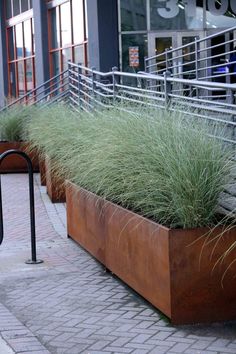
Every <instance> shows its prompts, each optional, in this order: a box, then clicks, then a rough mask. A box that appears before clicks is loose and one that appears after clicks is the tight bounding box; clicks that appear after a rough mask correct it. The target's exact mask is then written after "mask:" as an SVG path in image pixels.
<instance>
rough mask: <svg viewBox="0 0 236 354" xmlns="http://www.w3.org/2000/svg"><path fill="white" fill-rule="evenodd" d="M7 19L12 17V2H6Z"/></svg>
mask: <svg viewBox="0 0 236 354" xmlns="http://www.w3.org/2000/svg"><path fill="white" fill-rule="evenodd" d="M5 3H6V18H11V17H12V9H11V1H6V2H5Z"/></svg>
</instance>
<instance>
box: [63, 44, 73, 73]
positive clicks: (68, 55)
mask: <svg viewBox="0 0 236 354" xmlns="http://www.w3.org/2000/svg"><path fill="white" fill-rule="evenodd" d="M68 60H72V51H71V48H67V49H63V50H62V70H66V69H67V68H68Z"/></svg>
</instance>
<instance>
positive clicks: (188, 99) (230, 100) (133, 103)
mask: <svg viewBox="0 0 236 354" xmlns="http://www.w3.org/2000/svg"><path fill="white" fill-rule="evenodd" d="M68 71H69V95H68V97H69V104H70V105H71V107H72V108H73V109H75V110H77V111H80V110H83V111H86V112H88V113H90V114H94V112H97V111H98V112H101V111H102V110H103V109H104V108H109V107H112V105H113V104H115V103H118V104H119V107H120V109H121V110H125V111H132V110H133V109H135V108H136V112H137V107H141V106H143V107H146V108H149V107H150V108H152V109H163V110H166V109H169V110H171V111H173V110H178V111H179V112H182V113H183V114H184V115H185V116H186V117H187V118H188V119H189V128H190V129H191V121H192V120H193V119H199V120H204V121H206V122H208V123H209V124H212V125H214V126H216V127H219V130H218V131H219V132H221V133H222V131H224V134H223V135H222V134H219V135H217V136H216V137H217V138H218V139H222V140H223V141H224V143H225V144H230V146H232V149H233V150H234V151H235V147H236V139H235V138H236V105H235V98H236V92H235V91H236V85H232V84H225V83H219V82H209V81H201V80H187V79H180V78H174V77H172V76H171V75H170V73H168V72H165V73H164V74H163V75H152V74H147V73H139V74H130V73H124V72H120V71H118V70H117V69H116V68H114V69H113V70H112V71H110V72H106V73H102V72H99V71H97V70H95V69H90V68H87V67H83V66H81V65H77V64H74V63H69V68H68ZM217 91H219V92H222V91H223V92H225V94H224V95H216V96H213V95H212V92H214V93H216V92H217ZM216 131H217V129H216ZM235 178H236V176H235ZM235 182H236V181H235ZM235 185H236V184H235ZM235 209H236V187H234V186H232V185H231V186H229V187H228V188H227V189H226V190H225V193H224V194H223V197H222V200H221V212H224V213H228V212H229V211H230V212H232V210H235Z"/></svg>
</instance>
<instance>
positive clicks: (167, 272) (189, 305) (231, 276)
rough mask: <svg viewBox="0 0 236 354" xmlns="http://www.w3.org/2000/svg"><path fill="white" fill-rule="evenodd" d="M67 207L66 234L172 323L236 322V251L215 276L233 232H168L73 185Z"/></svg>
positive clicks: (69, 186)
mask: <svg viewBox="0 0 236 354" xmlns="http://www.w3.org/2000/svg"><path fill="white" fill-rule="evenodd" d="M66 202H67V226H68V235H69V236H70V237H71V238H72V239H74V240H75V241H77V242H78V243H79V244H80V245H81V246H82V247H84V248H85V249H86V250H87V251H88V252H90V253H91V254H92V255H93V256H94V257H95V258H97V259H98V260H99V261H100V262H102V263H103V264H104V265H105V266H106V267H107V268H108V269H109V270H111V271H112V272H113V273H114V274H116V275H117V276H118V277H119V278H120V279H122V280H123V281H124V282H125V283H127V284H128V285H129V286H131V287H132V288H133V289H134V290H136V291H137V292H138V293H139V294H141V295H142V296H143V297H144V298H145V299H147V300H148V301H149V302H150V303H152V304H153V305H154V306H155V307H157V308H158V309H159V310H160V311H162V312H163V313H164V314H165V315H166V316H167V317H169V318H170V320H171V322H172V323H173V324H192V323H202V322H214V321H225V320H234V319H236V301H235V300H236V286H235V282H236V280H235V274H236V265H235V263H233V264H232V265H231V266H230V267H229V265H230V264H231V263H232V261H233V260H234V259H236V250H234V251H232V253H231V254H230V255H229V257H226V259H225V260H223V261H222V264H220V265H218V266H216V267H215V269H214V271H213V268H214V265H215V264H216V262H217V260H218V259H219V258H220V256H221V255H222V254H223V253H224V252H225V251H226V249H227V248H228V247H229V246H230V245H231V244H232V243H233V242H234V241H235V240H236V229H235V228H233V229H231V230H230V231H228V232H226V233H224V235H223V236H222V237H221V238H220V239H219V238H215V237H216V236H217V235H219V233H221V232H222V230H221V229H219V228H218V229H217V230H215V231H214V232H212V233H211V234H210V235H209V234H207V233H208V231H209V230H208V229H206V228H197V229H189V230H181V229H179V230H174V229H169V228H167V227H164V226H162V225H159V224H156V223H155V222H153V221H151V220H148V219H146V218H143V217H141V216H139V215H137V214H135V213H133V212H131V211H128V210H126V209H124V208H122V207H120V206H117V205H115V204H113V203H111V202H107V201H105V200H104V199H102V198H100V197H98V196H96V195H94V194H93V193H90V192H88V191H86V190H84V189H82V188H79V187H78V186H76V185H74V184H72V183H70V182H67V183H66ZM201 236H202V237H201ZM214 238H215V239H214ZM207 239H208V240H211V242H210V244H208V245H205V246H204V241H206V240H207ZM200 254H202V256H201V259H200ZM228 267H229V268H228ZM227 268H228V271H227V272H226V274H225V277H224V279H223V287H222V285H221V281H222V277H223V274H224V271H225V270H226V269H227Z"/></svg>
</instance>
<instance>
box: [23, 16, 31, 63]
mask: <svg viewBox="0 0 236 354" xmlns="http://www.w3.org/2000/svg"><path fill="white" fill-rule="evenodd" d="M24 40H25V56H26V57H28V56H30V55H32V48H31V46H32V43H31V40H32V34H31V21H30V20H27V21H25V22H24Z"/></svg>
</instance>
